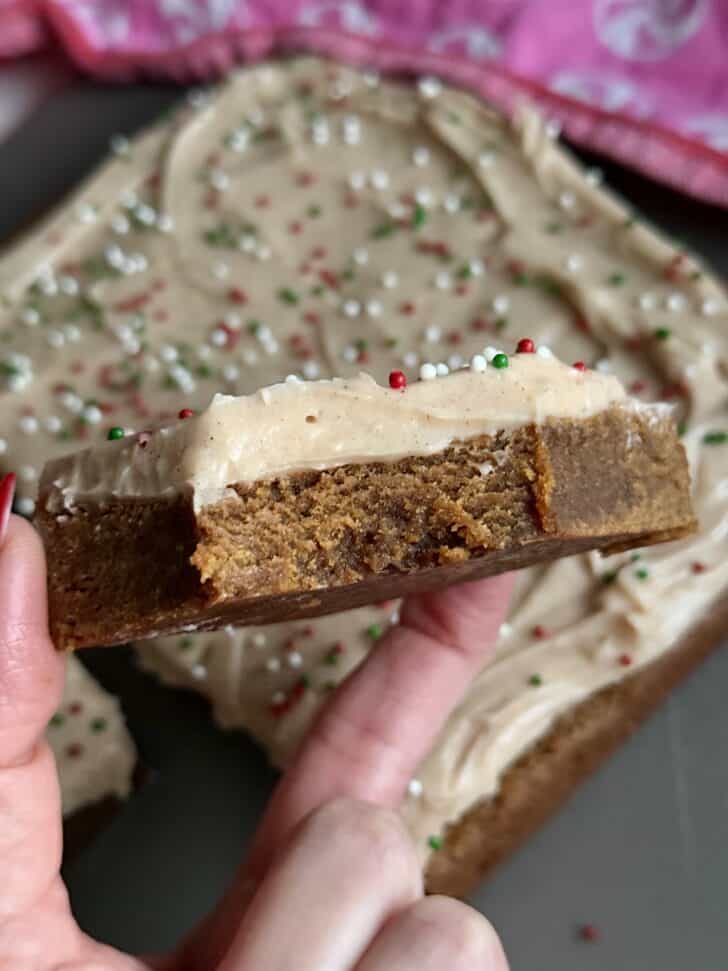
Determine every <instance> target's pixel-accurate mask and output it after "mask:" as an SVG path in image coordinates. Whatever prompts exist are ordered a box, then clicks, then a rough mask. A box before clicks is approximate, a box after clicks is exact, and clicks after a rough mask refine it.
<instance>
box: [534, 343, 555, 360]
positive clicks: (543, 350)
mask: <svg viewBox="0 0 728 971" xmlns="http://www.w3.org/2000/svg"><path fill="white" fill-rule="evenodd" d="M536 353H537V354H538V356H539V357H544V358H546V359H548V358H551V357H553V356H554V355H553V353H552V351H551V348H550V347H547V346H546V345H545V344H541V345H540V346H539V347H537V348H536Z"/></svg>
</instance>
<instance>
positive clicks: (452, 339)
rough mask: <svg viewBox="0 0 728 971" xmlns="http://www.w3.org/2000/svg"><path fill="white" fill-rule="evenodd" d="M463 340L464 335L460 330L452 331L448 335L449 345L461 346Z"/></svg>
mask: <svg viewBox="0 0 728 971" xmlns="http://www.w3.org/2000/svg"><path fill="white" fill-rule="evenodd" d="M462 339H463V335H462V334H461V333H460V331H459V330H451V331H450V333H449V334H448V335H447V342H448V344H459V343H460V341H461V340H462Z"/></svg>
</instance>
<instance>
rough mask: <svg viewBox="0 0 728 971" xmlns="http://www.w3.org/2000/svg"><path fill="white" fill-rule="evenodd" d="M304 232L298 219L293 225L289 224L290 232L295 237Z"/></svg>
mask: <svg viewBox="0 0 728 971" xmlns="http://www.w3.org/2000/svg"><path fill="white" fill-rule="evenodd" d="M302 230H303V226H302V224H301V223H300V222H299V221H298V220H297V219H295V220H294V221H293V222H292V223H289V224H288V232H289V233H293V235H294V236H298V234H299V233H300V232H301V231H302Z"/></svg>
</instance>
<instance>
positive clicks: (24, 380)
mask: <svg viewBox="0 0 728 971" xmlns="http://www.w3.org/2000/svg"><path fill="white" fill-rule="evenodd" d="M30 381H31V375H30V374H12V375H11V376H10V377H9V378H8V379H7V386H8V388H10V390H11V391H22V390H23V389H24V388H26V387H27V386H28V385H29V384H30Z"/></svg>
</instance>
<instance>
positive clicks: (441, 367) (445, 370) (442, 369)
mask: <svg viewBox="0 0 728 971" xmlns="http://www.w3.org/2000/svg"><path fill="white" fill-rule="evenodd" d="M435 369H436V371H437V376H438V378H444V377H446V376H447V375H448V374H449V373H450V368H449V367H448V366H447V364H442V363H438V364H436V365H435Z"/></svg>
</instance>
